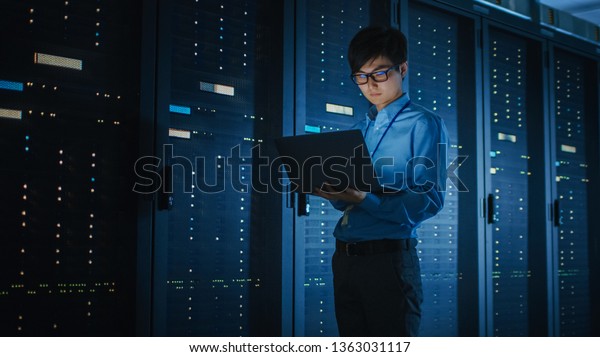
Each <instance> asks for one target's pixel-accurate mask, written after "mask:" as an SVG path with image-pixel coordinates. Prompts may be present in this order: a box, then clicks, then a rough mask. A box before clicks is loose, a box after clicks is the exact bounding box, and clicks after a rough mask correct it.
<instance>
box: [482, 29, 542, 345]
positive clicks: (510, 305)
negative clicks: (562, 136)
mask: <svg viewBox="0 0 600 357" xmlns="http://www.w3.org/2000/svg"><path fill="white" fill-rule="evenodd" d="M488 30H489V32H488V36H487V38H486V40H487V50H488V51H487V53H485V54H484V56H485V57H486V63H487V66H486V68H485V70H484V71H485V73H486V76H487V81H486V83H484V86H485V87H487V91H488V92H487V93H489V95H488V101H487V103H486V105H487V114H488V119H487V120H489V135H490V138H489V143H490V144H489V145H490V147H489V150H490V151H489V156H490V157H489V169H490V173H489V175H490V180H489V182H490V184H491V185H490V187H489V190H488V197H487V204H488V207H487V208H488V211H487V213H488V223H489V224H490V229H489V230H488V233H489V234H490V235H489V238H488V243H489V246H488V254H489V255H488V257H489V258H491V271H490V272H488V273H487V274H488V279H489V284H490V290H491V301H489V302H490V306H489V307H488V308H489V309H490V312H491V326H492V331H488V333H489V334H492V335H496V336H529V335H530V334H532V331H534V330H535V331H537V330H538V327H537V324H542V326H543V325H545V318H546V315H545V311H544V314H543V315H541V317H540V318H539V319H538V318H534V316H535V317H538V316H537V315H536V314H535V312H534V311H533V310H534V309H535V308H539V307H540V306H547V290H546V288H547V286H546V285H545V283H544V282H545V275H546V269H545V259H540V257H544V258H546V250H545V244H546V243H545V242H546V239H545V237H546V236H547V234H546V227H545V215H544V212H546V211H547V206H546V205H545V198H544V197H545V196H544V192H545V190H544V182H545V180H544V177H545V170H544V165H541V166H540V165H536V164H535V163H544V154H543V153H544V148H543V142H544V130H543V129H540V128H543V124H541V123H542V122H543V121H542V118H543V115H541V114H540V113H542V112H543V110H542V108H543V99H542V95H541V93H543V90H544V89H543V88H542V87H541V83H542V82H541V81H540V80H539V78H540V76H541V75H540V71H541V69H540V68H542V63H543V62H542V58H543V57H542V55H541V44H540V43H539V42H537V41H535V40H530V39H528V38H524V37H520V36H517V35H515V34H513V33H510V32H506V31H504V30H502V29H499V28H495V27H488ZM540 212H541V213H542V214H541V216H540ZM539 277H541V280H538V279H539ZM542 310H544V309H542ZM542 328H544V327H542Z"/></svg>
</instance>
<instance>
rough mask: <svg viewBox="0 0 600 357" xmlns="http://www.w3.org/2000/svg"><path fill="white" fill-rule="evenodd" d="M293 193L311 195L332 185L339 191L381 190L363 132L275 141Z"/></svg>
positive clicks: (350, 131)
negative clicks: (348, 189) (351, 189)
mask: <svg viewBox="0 0 600 357" xmlns="http://www.w3.org/2000/svg"><path fill="white" fill-rule="evenodd" d="M275 145H276V147H277V151H278V152H279V157H278V159H279V160H281V163H282V164H283V167H284V170H285V171H286V173H287V175H288V178H289V179H290V181H291V183H292V184H291V190H292V192H297V191H299V192H301V193H311V192H313V190H314V188H315V187H318V188H322V187H323V185H324V184H329V185H331V186H332V188H333V189H334V190H336V191H343V190H345V189H347V188H354V189H357V190H359V191H364V192H379V191H381V190H382V187H381V185H380V184H379V180H378V179H377V176H376V174H375V171H374V169H373V163H372V161H371V156H370V155H369V151H368V149H367V145H366V144H365V140H364V138H363V135H362V132H361V131H360V130H358V129H356V130H345V131H336V132H330V133H319V134H306V135H299V136H286V137H281V138H277V139H275Z"/></svg>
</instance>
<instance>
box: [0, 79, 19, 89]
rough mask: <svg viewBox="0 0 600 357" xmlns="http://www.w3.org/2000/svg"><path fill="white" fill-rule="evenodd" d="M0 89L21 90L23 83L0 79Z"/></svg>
mask: <svg viewBox="0 0 600 357" xmlns="http://www.w3.org/2000/svg"><path fill="white" fill-rule="evenodd" d="M0 89H8V90H15V91H18V92H22V91H23V83H20V82H11V81H3V80H0Z"/></svg>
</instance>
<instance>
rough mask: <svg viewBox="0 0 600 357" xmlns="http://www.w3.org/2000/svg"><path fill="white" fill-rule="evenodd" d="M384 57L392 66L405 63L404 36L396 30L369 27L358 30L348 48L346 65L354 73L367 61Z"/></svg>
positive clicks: (405, 47)
mask: <svg viewBox="0 0 600 357" xmlns="http://www.w3.org/2000/svg"><path fill="white" fill-rule="evenodd" d="M381 56H385V57H387V58H389V59H390V60H391V61H392V62H393V64H401V63H404V62H406V56H407V44H406V36H404V34H403V33H402V32H401V31H400V30H397V29H394V28H389V27H379V26H370V27H365V28H364V29H362V30H360V31H359V32H358V33H357V34H356V35H354V38H353V39H352V41H350V45H349V46H348V64H349V65H350V70H351V73H356V72H358V71H359V70H360V68H361V67H362V66H363V65H364V64H365V63H367V62H368V61H369V60H372V59H375V58H377V57H381Z"/></svg>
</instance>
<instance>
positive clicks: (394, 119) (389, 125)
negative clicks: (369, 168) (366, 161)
mask: <svg viewBox="0 0 600 357" xmlns="http://www.w3.org/2000/svg"><path fill="white" fill-rule="evenodd" d="M409 104H410V99H409V100H408V102H406V104H404V106H403V107H402V109H400V110H399V111H398V113H396V115H395V116H394V118H393V119H392V120H391V121H390V123H389V124H388V126H387V128H385V131H384V132H383V135H381V138H379V142H378V143H377V146H375V150H373V153H372V154H371V157H374V156H375V152H376V151H377V149H379V145H381V142H382V141H383V138H384V137H385V134H387V132H388V130H390V128H391V127H392V124H394V122H395V121H396V119H398V116H399V115H400V114H401V113H402V112H403V111H404V109H406V107H408V105H409ZM372 121H375V120H369V124H367V129H365V139H366V138H367V133H368V132H369V128H370V127H371V122H372Z"/></svg>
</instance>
